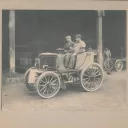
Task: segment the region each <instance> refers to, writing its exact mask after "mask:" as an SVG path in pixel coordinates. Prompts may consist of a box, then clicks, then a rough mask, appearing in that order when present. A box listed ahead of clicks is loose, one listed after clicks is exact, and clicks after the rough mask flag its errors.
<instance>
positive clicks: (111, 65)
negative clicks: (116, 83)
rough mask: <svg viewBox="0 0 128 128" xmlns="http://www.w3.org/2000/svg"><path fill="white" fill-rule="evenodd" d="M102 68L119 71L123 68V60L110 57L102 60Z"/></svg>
mask: <svg viewBox="0 0 128 128" xmlns="http://www.w3.org/2000/svg"><path fill="white" fill-rule="evenodd" d="M104 69H105V70H106V71H116V72H120V71H122V69H123V62H122V60H121V59H116V58H111V59H106V60H105V61H104Z"/></svg>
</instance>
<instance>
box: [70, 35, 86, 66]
mask: <svg viewBox="0 0 128 128" xmlns="http://www.w3.org/2000/svg"><path fill="white" fill-rule="evenodd" d="M81 37H82V36H81V35H80V34H77V35H76V43H75V47H74V53H73V54H72V56H71V61H70V64H69V65H70V67H74V64H75V59H76V55H77V54H80V53H83V52H85V47H86V44H85V42H84V41H82V40H81Z"/></svg>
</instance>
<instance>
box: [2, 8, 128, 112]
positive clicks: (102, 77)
mask: <svg viewBox="0 0 128 128" xmlns="http://www.w3.org/2000/svg"><path fill="white" fill-rule="evenodd" d="M126 42H127V40H126V11H125V10H2V111H8V110H22V111H29V110H31V111H38V110H43V109H57V110H71V111H72V110H74V111H99V110H101V111H104V110H110V111H115V110H116V111H121V110H126V109H127V105H126V100H127V99H126V93H127V91H126V88H127V79H126V52H127V49H126Z"/></svg>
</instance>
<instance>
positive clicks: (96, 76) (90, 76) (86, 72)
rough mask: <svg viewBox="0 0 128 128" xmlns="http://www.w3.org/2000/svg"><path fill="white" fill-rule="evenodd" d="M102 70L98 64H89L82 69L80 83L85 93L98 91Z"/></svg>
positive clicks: (101, 80)
mask: <svg viewBox="0 0 128 128" xmlns="http://www.w3.org/2000/svg"><path fill="white" fill-rule="evenodd" d="M103 76H104V75H103V70H102V68H101V67H100V66H99V65H98V64H95V63H94V64H91V65H89V66H88V67H87V68H85V69H83V71H82V72H81V76H80V82H81V85H82V87H83V89H84V90H85V91H88V92H91V91H96V90H98V89H99V88H100V87H101V85H102V82H103Z"/></svg>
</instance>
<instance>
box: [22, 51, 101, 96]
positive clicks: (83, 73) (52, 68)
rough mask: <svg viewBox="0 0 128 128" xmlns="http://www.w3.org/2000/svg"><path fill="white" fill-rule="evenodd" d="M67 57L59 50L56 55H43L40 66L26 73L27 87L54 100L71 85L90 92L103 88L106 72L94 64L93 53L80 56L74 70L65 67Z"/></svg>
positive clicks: (40, 56) (41, 55)
mask: <svg viewBox="0 0 128 128" xmlns="http://www.w3.org/2000/svg"><path fill="white" fill-rule="evenodd" d="M65 56H66V53H65V52H64V51H63V50H62V49H57V52H56V53H41V54H40V55H39V59H38V64H37V63H36V64H35V67H31V68H30V69H28V70H27V71H26V73H25V76H24V82H25V86H26V87H27V88H28V89H30V90H34V89H36V90H37V93H38V94H39V96H40V97H42V98H52V97H54V96H55V95H57V94H58V92H59V90H60V89H61V88H63V87H64V86H66V85H70V84H78V85H80V86H81V87H82V88H83V89H84V90H85V91H88V92H91V91H96V90H98V89H99V88H100V87H101V85H102V82H103V78H104V72H103V69H102V68H101V67H100V65H99V64H97V63H95V62H94V53H93V52H84V53H81V54H78V55H77V56H76V60H75V62H76V63H75V67H74V68H73V69H67V68H66V67H65V64H64V61H65ZM36 62H37V61H36Z"/></svg>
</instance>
